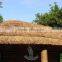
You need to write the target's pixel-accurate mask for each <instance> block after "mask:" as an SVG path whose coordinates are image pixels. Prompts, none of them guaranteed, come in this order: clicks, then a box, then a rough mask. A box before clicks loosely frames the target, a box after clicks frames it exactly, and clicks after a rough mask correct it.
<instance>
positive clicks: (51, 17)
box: [33, 3, 62, 27]
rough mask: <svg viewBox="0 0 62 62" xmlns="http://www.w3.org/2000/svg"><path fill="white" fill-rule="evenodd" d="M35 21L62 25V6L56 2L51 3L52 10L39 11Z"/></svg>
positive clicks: (54, 25)
mask: <svg viewBox="0 0 62 62" xmlns="http://www.w3.org/2000/svg"><path fill="white" fill-rule="evenodd" d="M35 17H36V18H35V20H33V22H35V23H37V24H43V25H48V26H51V27H62V8H60V7H59V6H58V5H57V4H56V3H54V4H53V5H50V11H49V12H47V13H44V14H42V13H37V14H36V15H35Z"/></svg>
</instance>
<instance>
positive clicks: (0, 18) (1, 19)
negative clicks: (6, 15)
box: [0, 15, 3, 23]
mask: <svg viewBox="0 0 62 62" xmlns="http://www.w3.org/2000/svg"><path fill="white" fill-rule="evenodd" d="M1 22H3V17H2V16H1V15H0V23H1Z"/></svg>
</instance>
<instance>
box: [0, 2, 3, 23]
mask: <svg viewBox="0 0 62 62" xmlns="http://www.w3.org/2000/svg"><path fill="white" fill-rule="evenodd" d="M0 8H2V1H0ZM1 22H3V17H2V16H1V15H0V23H1Z"/></svg>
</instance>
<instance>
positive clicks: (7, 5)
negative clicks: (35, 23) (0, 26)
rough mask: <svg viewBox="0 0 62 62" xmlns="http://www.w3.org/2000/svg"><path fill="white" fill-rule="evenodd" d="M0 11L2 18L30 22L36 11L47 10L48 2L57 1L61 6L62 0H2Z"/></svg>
mask: <svg viewBox="0 0 62 62" xmlns="http://www.w3.org/2000/svg"><path fill="white" fill-rule="evenodd" d="M2 1H3V8H2V9H0V13H1V14H2V16H3V17H4V19H17V20H22V21H26V22H32V20H33V19H35V14H36V13H38V12H42V13H45V12H48V11H49V4H53V3H54V2H57V4H58V5H59V6H60V7H62V0H2Z"/></svg>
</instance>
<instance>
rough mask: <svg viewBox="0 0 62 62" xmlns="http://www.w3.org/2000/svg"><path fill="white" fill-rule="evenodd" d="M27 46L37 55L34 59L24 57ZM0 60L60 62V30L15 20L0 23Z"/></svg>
mask: <svg viewBox="0 0 62 62" xmlns="http://www.w3.org/2000/svg"><path fill="white" fill-rule="evenodd" d="M28 47H29V48H30V47H32V49H33V53H34V56H36V55H38V58H37V59H36V60H29V59H28V60H27V59H26V58H25V57H24V56H25V55H28V53H27V52H28V51H27V48H28ZM32 49H31V50H32ZM29 52H31V53H32V51H29ZM29 54H30V53H29ZM30 56H31V57H32V54H30ZM31 57H30V58H31ZM32 59H33V58H32ZM0 61H1V62H61V61H62V30H54V29H52V28H51V27H48V26H43V25H37V24H32V23H28V22H22V21H17V20H8V21H5V22H2V23H0Z"/></svg>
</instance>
